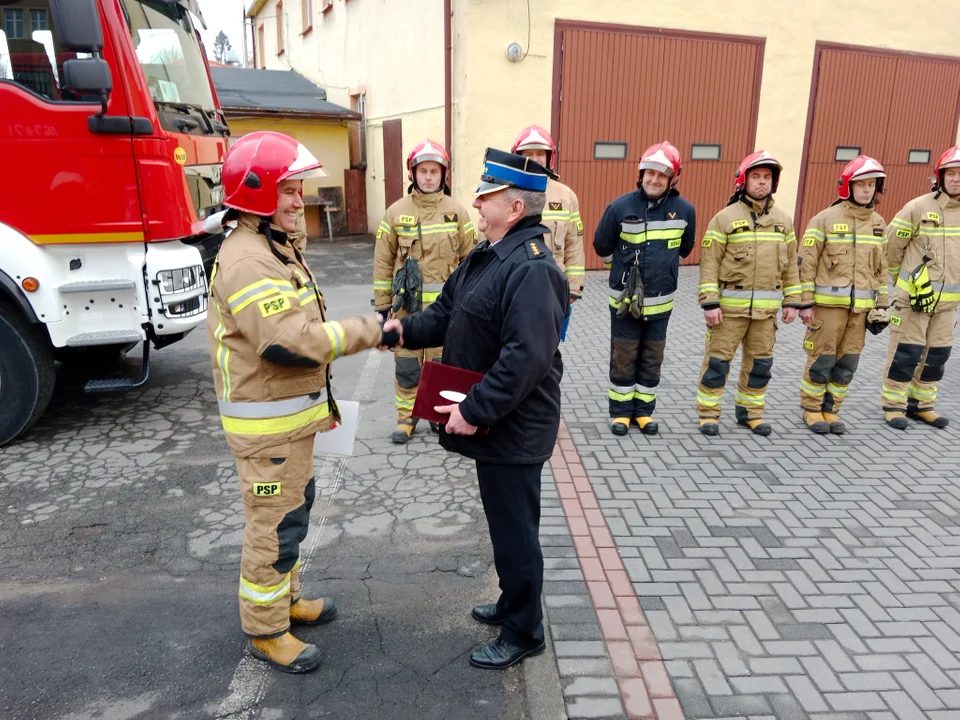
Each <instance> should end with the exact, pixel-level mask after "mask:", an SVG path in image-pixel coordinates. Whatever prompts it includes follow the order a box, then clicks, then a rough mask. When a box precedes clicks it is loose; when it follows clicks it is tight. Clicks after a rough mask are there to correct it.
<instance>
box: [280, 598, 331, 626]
mask: <svg viewBox="0 0 960 720" xmlns="http://www.w3.org/2000/svg"><path fill="white" fill-rule="evenodd" d="M336 617H337V606H336V605H334V604H333V600H331V599H330V598H324V597H322V598H317V599H316V600H306V599H304V598H300V599H299V600H297V601H296V602H295V603H293V604H292V605H291V606H290V622H292V623H296V624H298V625H326V624H327V623H328V622H330V621H331V620H335V619H336Z"/></svg>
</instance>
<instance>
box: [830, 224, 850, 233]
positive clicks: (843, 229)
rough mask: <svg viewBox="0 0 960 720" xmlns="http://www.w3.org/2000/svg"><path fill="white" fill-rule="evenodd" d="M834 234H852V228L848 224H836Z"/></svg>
mask: <svg viewBox="0 0 960 720" xmlns="http://www.w3.org/2000/svg"><path fill="white" fill-rule="evenodd" d="M833 232H835V233H847V232H850V226H849V225H847V224H846V223H834V224H833Z"/></svg>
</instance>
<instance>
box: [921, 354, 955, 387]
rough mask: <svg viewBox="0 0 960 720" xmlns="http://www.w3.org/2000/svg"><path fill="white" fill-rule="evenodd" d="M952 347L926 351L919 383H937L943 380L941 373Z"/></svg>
mask: <svg viewBox="0 0 960 720" xmlns="http://www.w3.org/2000/svg"><path fill="white" fill-rule="evenodd" d="M952 349H953V348H952V347H949V346H948V347H932V348H930V349H929V350H927V361H926V363H924V366H923V370H922V371H921V373H920V380H921V382H937V381H939V380H943V371H944V368H946V365H947V360H948V359H949V357H950V351H951V350H952Z"/></svg>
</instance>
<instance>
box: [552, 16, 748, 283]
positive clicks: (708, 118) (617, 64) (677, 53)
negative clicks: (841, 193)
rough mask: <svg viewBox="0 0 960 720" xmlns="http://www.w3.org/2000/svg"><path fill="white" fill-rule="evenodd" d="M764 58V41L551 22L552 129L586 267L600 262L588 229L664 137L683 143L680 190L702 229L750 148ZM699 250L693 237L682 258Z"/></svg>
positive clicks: (729, 188) (631, 184) (693, 259)
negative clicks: (575, 205) (576, 203)
mask: <svg viewBox="0 0 960 720" xmlns="http://www.w3.org/2000/svg"><path fill="white" fill-rule="evenodd" d="M762 64H763V39H762V38H745V37H730V36H723V35H696V34H693V33H679V32H676V33H674V32H670V31H664V30H660V29H655V28H635V27H627V26H616V25H614V26H609V25H595V24H590V23H574V22H566V21H558V22H557V32H556V48H555V55H554V104H553V133H554V137H555V138H557V142H558V144H559V160H560V171H561V174H562V180H563V182H565V183H566V184H568V185H569V186H570V187H571V188H573V190H574V192H576V193H577V196H578V198H579V200H580V208H581V215H582V216H583V224H584V244H585V245H586V247H587V253H586V255H587V268H589V269H598V268H601V267H602V266H603V265H602V263H601V262H600V259H599V258H598V257H597V255H596V253H594V252H593V231H594V229H595V228H596V226H597V222H598V221H599V220H600V215H601V214H602V213H603V210H604V208H605V207H606V206H607V204H609V203H610V201H611V200H614V199H615V198H617V197H619V196H620V195H622V194H624V193H626V192H630V191H631V190H633V189H635V188H636V182H637V160H638V158H639V157H640V153H642V152H643V151H644V150H645V149H646V148H647V147H649V146H650V145H653V144H654V143H656V142H659V141H661V140H669V141H670V142H672V143H673V144H674V145H676V146H677V148H679V150H680V153H681V155H682V157H683V160H684V168H683V176H682V177H681V179H680V184H679V186H678V187H679V190H680V192H681V194H682V195H683V196H684V197H685V198H687V200H689V201H690V202H692V203H693V205H694V207H695V208H696V209H697V214H698V222H697V225H698V233H697V234H698V236H699V237H702V236H703V232H704V230H705V229H706V226H707V223H708V222H709V220H710V218H711V217H712V216H713V214H714V213H715V212H717V211H718V210H719V209H720V208H721V207H723V205H724V204H725V203H726V200H727V198H728V197H729V196H730V193H731V191H732V185H733V174H734V171H735V170H736V168H737V165H738V164H739V162H740V160H741V159H742V158H743V157H744V156H745V155H746V154H747V153H749V152H751V151H752V150H753V149H754V146H753V144H754V140H755V138H756V118H757V107H758V100H759V89H760V71H761V67H762ZM699 255H700V248H699V243H698V244H697V248H696V249H695V250H694V252H693V254H692V255H691V256H690V257H689V258H688V259H687V264H691V263H696V262H697V261H698V259H699Z"/></svg>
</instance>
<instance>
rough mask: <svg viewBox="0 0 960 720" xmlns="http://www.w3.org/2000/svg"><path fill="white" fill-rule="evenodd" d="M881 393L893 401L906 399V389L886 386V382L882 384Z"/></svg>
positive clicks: (886, 398)
mask: <svg viewBox="0 0 960 720" xmlns="http://www.w3.org/2000/svg"><path fill="white" fill-rule="evenodd" d="M881 395H882V396H883V398H884V399H885V400H892V401H893V402H900V401H903V400H906V399H907V391H906V390H895V389H894V388H891V387H888V386H887V384H886V383H884V384H883V388H882V392H881Z"/></svg>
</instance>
